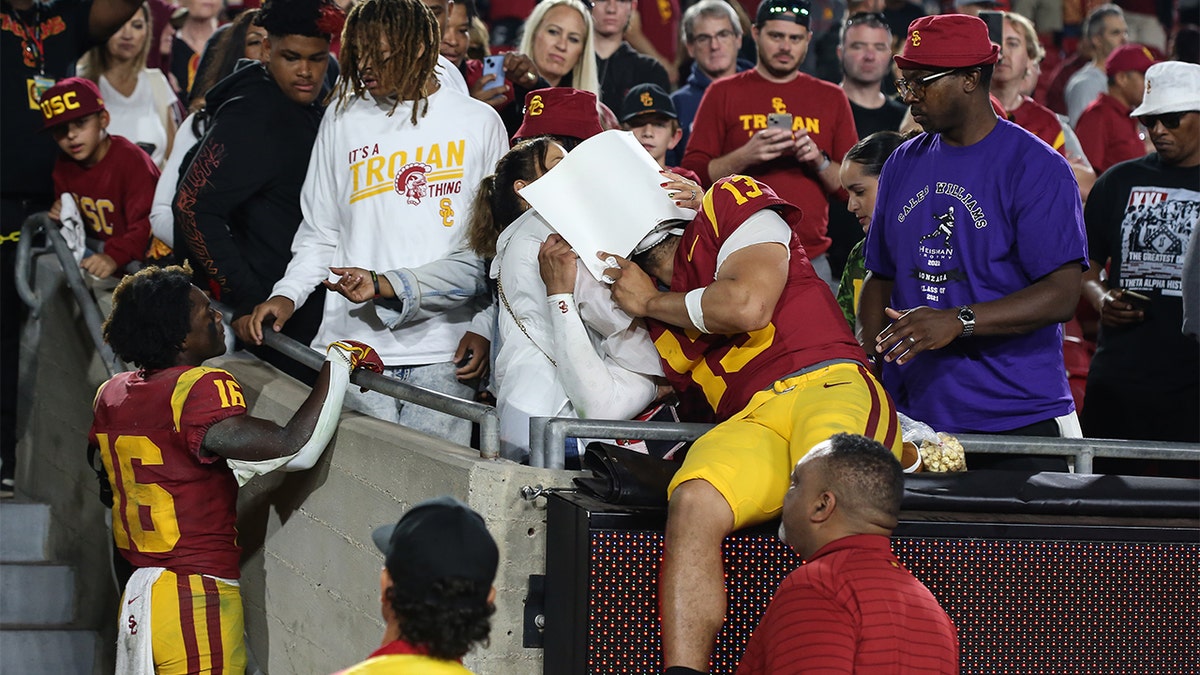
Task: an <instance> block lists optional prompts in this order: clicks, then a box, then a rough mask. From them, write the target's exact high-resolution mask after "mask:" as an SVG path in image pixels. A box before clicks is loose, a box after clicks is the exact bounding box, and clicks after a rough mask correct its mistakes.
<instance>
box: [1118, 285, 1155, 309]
mask: <svg viewBox="0 0 1200 675" xmlns="http://www.w3.org/2000/svg"><path fill="white" fill-rule="evenodd" d="M1121 299H1122V300H1125V301H1127V302H1128V303H1129V304H1131V305H1133V306H1134V307H1136V308H1138V309H1140V310H1142V311H1145V310H1147V309H1150V303H1151V302H1153V301H1152V300H1151V299H1150V296H1148V295H1143V294H1141V293H1138V292H1137V291H1131V290H1129V289H1127V288H1122V289H1121Z"/></svg>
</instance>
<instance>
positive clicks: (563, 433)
mask: <svg viewBox="0 0 1200 675" xmlns="http://www.w3.org/2000/svg"><path fill="white" fill-rule="evenodd" d="M711 428H712V426H711V425H708V424H684V423H678V422H634V421H631V420H586V419H576V418H570V417H535V418H533V419H532V420H530V424H529V443H530V453H529V463H530V464H531V465H532V466H537V467H545V468H550V469H561V468H563V466H564V464H565V457H564V451H565V444H566V439H567V438H640V439H647V440H673V441H694V440H696V439H697V438H699V437H700V436H702V435H703V434H704V432H706V431H708V430H709V429H711ZM957 438H958V440H959V442H960V443H962V445H963V447H964V448H966V451H967V454H968V455H970V454H973V453H981V454H1007V455H1054V456H1063V457H1074V458H1075V472H1076V473H1092V460H1093V459H1094V458H1096V457H1111V458H1119V459H1165V460H1176V461H1197V462H1200V444H1198V443H1172V442H1165V441H1121V440H1111V439H1104V438H1046V437H1040V436H994V435H982V434H962V435H961V436H957ZM968 465H969V459H968Z"/></svg>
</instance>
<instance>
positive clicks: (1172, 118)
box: [1138, 111, 1194, 130]
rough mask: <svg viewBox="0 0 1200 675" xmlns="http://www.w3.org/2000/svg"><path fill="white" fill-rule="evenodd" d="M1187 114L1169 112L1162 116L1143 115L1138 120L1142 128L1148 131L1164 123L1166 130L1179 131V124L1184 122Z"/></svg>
mask: <svg viewBox="0 0 1200 675" xmlns="http://www.w3.org/2000/svg"><path fill="white" fill-rule="evenodd" d="M1193 112H1194V111H1193ZM1186 114H1187V112H1186V111H1185V112H1169V113H1163V114H1161V115H1142V116H1141V117H1139V118H1138V121H1139V122H1141V123H1142V126H1144V127H1146V129H1147V130H1150V129H1153V128H1154V125H1155V124H1158V123H1159V122H1162V125H1163V128H1164V129H1178V128H1179V124H1180V123H1181V122H1182V121H1183V116H1184V115H1186Z"/></svg>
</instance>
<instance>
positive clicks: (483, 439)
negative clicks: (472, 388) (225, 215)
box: [213, 303, 500, 459]
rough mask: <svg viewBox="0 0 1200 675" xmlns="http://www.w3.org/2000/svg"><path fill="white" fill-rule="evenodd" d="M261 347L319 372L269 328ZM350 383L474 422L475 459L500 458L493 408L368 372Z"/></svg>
mask: <svg viewBox="0 0 1200 675" xmlns="http://www.w3.org/2000/svg"><path fill="white" fill-rule="evenodd" d="M213 304H214V305H215V306H216V307H217V308H218V309H219V310H220V311H221V313H222V314H225V315H226V316H233V313H232V312H231V311H230V310H229V309H228V308H227V307H223V306H221V305H220V303H213ZM263 344H264V345H266V346H267V347H270V348H271V349H274V350H275V351H277V352H279V353H281V354H283V355H284V356H286V357H288V358H290V359H292V360H293V361H296V362H298V363H300V364H302V365H304V366H306V367H308V368H311V369H313V370H320V369H321V364H323V363H325V355H324V354H321V353H320V352H318V351H316V350H313V349H311V348H309V347H308V346H306V345H303V344H300V343H299V342H297V341H295V340H293V339H292V338H290V337H288V336H286V335H283V334H282V333H276V332H275V331H274V330H272V329H271V328H270V326H269V325H266V326H264V327H263ZM350 381H351V382H353V383H354V384H356V385H358V386H360V387H366V388H367V389H370V390H371V391H375V392H378V393H380V394H383V395H385V396H390V397H392V398H394V399H398V400H400V401H404V402H405V403H412V404H414V405H419V406H421V407H423V408H429V409H430V410H436V411H438V412H442V413H446V414H448V415H454V416H455V417H460V418H462V419H466V420H470V421H472V422H475V423H477V424H478V425H479V456H480V457H482V458H484V459H495V458H497V457H499V456H500V415H499V414H498V413H497V412H496V408H495V407H494V406H490V405H486V404H483V403H476V402H475V401H467V400H464V399H461V398H458V397H456V396H451V395H449V394H443V393H442V392H440V391H433V390H431V389H425V388H424V387H418V386H417V385H415V384H409V383H408V382H401V381H400V380H396V379H393V378H390V377H384V376H383V375H378V374H376V373H372V372H369V371H361V370H360V371H358V372H356V373H354V374H353V375H351V377H350Z"/></svg>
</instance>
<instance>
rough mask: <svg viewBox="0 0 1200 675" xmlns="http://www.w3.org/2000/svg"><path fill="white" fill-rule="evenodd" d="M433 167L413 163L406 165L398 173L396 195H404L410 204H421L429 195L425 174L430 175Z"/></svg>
mask: <svg viewBox="0 0 1200 675" xmlns="http://www.w3.org/2000/svg"><path fill="white" fill-rule="evenodd" d="M432 168H433V167H432V166H429V165H428V164H422V163H420V162H413V163H411V164H405V165H404V166H402V167H400V170H399V171H397V172H396V194H399V195H404V198H405V201H407V202H408V203H409V204H412V205H414V206H415V205H417V204H420V203H421V199H423V198H424V197H425V195H426V194H428V190H429V181H428V180H427V179H426V178H425V174H427V173H429V171H430V169H432Z"/></svg>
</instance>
